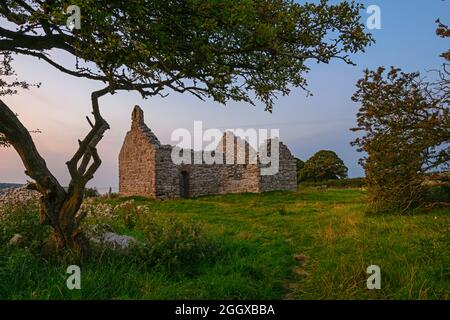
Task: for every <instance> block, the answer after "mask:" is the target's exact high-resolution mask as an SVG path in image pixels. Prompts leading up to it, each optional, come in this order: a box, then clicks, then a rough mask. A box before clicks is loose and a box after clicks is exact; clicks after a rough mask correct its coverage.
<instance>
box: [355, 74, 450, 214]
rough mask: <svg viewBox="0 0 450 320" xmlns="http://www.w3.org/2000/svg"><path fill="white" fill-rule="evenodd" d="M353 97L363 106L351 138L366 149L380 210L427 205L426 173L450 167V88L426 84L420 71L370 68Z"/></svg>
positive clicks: (366, 162)
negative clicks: (355, 137)
mask: <svg viewBox="0 0 450 320" xmlns="http://www.w3.org/2000/svg"><path fill="white" fill-rule="evenodd" d="M352 99H353V101H355V102H358V103H360V104H361V106H360V109H359V112H358V114H357V127H356V128H353V129H352V130H353V131H363V132H364V135H363V136H362V137H359V138H357V139H356V140H355V141H353V142H352V145H354V146H357V147H358V151H362V152H365V153H366V154H367V156H366V157H364V158H363V159H361V160H360V163H361V164H362V165H363V166H364V169H365V171H366V176H367V182H368V186H369V192H370V195H371V199H372V203H373V205H374V206H375V207H376V208H377V210H384V209H402V210H406V209H408V208H411V207H414V206H419V205H421V204H423V202H424V201H425V199H424V187H423V182H424V178H425V174H426V172H427V171H429V170H430V169H443V168H444V167H445V166H447V167H448V164H449V161H450V154H449V148H448V143H449V141H450V119H449V114H448V109H449V106H448V102H449V100H448V88H447V89H445V86H442V83H440V82H438V83H427V82H424V81H423V80H421V78H420V75H419V73H405V72H402V71H401V70H400V69H398V68H394V67H392V68H391V69H390V70H388V71H387V72H386V70H385V68H382V67H380V68H378V69H377V70H375V71H369V70H366V71H365V72H364V77H363V78H362V79H361V80H359V81H358V83H357V91H356V93H355V94H354V95H353V98H352Z"/></svg>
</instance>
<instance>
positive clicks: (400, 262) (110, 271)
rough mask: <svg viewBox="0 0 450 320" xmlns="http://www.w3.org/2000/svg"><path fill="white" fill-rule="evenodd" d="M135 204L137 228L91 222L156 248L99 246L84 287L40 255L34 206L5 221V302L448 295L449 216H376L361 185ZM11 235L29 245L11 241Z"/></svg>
mask: <svg viewBox="0 0 450 320" xmlns="http://www.w3.org/2000/svg"><path fill="white" fill-rule="evenodd" d="M129 199H130V198H118V199H111V200H106V199H101V200H98V201H100V202H103V203H110V204H114V205H115V204H119V203H121V202H124V201H127V200H129ZM133 199H134V203H135V204H136V205H137V206H141V205H142V206H147V207H148V208H149V212H148V213H144V214H140V215H138V216H137V217H131V218H132V223H130V213H129V212H128V213H126V214H124V215H123V216H119V217H116V218H114V219H110V218H103V217H89V219H88V220H87V221H86V223H87V224H96V223H100V222H102V223H108V224H110V225H111V226H112V227H113V229H114V231H115V232H118V233H121V234H128V235H133V236H135V237H136V238H138V239H139V240H141V241H143V242H145V241H148V239H149V238H148V237H147V234H148V230H147V229H148V228H152V226H158V228H159V229H155V230H156V231H153V233H152V234H153V235H155V234H156V235H160V238H158V236H157V237H156V240H153V241H156V242H155V248H157V249H155V250H154V251H151V252H150V253H149V251H145V250H144V251H142V250H136V251H134V250H131V251H130V252H128V253H117V252H111V251H99V250H98V249H96V250H94V252H93V257H92V259H91V260H90V261H89V262H86V263H83V264H82V265H81V272H82V280H81V290H73V291H70V290H68V289H67V287H66V284H65V283H66V279H67V277H68V274H66V268H67V266H68V265H69V264H70V262H69V261H65V260H54V259H49V258H46V257H45V256H43V255H42V254H41V253H40V251H39V249H38V248H39V241H41V240H39V239H41V238H42V239H44V238H45V237H46V236H47V234H48V230H46V231H45V230H44V231H43V230H42V227H41V226H38V225H37V217H36V214H35V210H34V209H27V210H22V214H23V218H20V217H17V215H15V216H14V217H15V218H11V219H12V220H11V221H6V222H2V226H0V241H1V243H0V299H448V295H449V291H450V290H449V289H450V287H449V284H450V281H449V280H450V273H449V262H450V259H449V244H450V235H449V226H450V215H449V210H448V209H436V210H433V211H430V212H426V213H425V212H417V213H416V214H412V215H408V216H402V215H395V214H390V215H368V214H366V213H365V193H364V191H362V190H360V189H326V190H316V189H308V188H301V189H300V190H299V191H297V192H270V193H265V194H231V195H224V196H207V197H200V198H196V199H186V200H170V201H155V200H148V199H145V198H139V197H137V198H133ZM127 217H128V218H127ZM193 225H195V226H198V227H199V228H200V229H199V230H200V233H196V231H195V230H191V229H190V226H193ZM155 228H156V227H155ZM179 230H181V231H183V232H184V233H180V234H182V235H178V231H179ZM158 232H159V233H158ZM14 233H21V234H24V235H25V239H26V241H28V242H26V243H25V244H24V245H23V246H22V247H11V246H8V245H7V241H8V240H9V238H10V237H11V236H12V234H14ZM33 237H35V238H36V239H34V240H33V239H29V238H33ZM177 237H180V238H177ZM38 238H39V239H38ZM148 243H149V246H150V247H152V246H151V241H150V242H148ZM25 245H26V248H25V247H24V246H25ZM185 248H187V249H185ZM184 252H187V253H186V256H183V254H184ZM172 255H173V256H177V257H176V258H177V259H178V260H176V261H175V263H173V264H172V262H171V256H172ZM295 255H304V256H306V257H307V258H306V261H300V262H299V261H296V259H294V256H295ZM372 264H375V265H378V266H380V268H381V273H382V283H381V289H380V290H368V289H367V287H366V280H367V277H368V275H367V274H366V268H367V267H368V266H369V265H372Z"/></svg>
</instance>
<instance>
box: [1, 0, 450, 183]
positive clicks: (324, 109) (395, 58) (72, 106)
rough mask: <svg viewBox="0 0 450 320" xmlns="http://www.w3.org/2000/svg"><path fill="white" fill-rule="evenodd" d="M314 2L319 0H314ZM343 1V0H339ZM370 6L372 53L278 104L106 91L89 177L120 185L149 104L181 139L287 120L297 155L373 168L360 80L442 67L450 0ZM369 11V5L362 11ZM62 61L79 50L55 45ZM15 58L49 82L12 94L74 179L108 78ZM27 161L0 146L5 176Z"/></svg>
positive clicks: (316, 72) (20, 176) (17, 177)
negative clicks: (376, 13)
mask: <svg viewBox="0 0 450 320" xmlns="http://www.w3.org/2000/svg"><path fill="white" fill-rule="evenodd" d="M312 2H315V1H312ZM331 2H339V1H331ZM360 2H362V3H364V4H365V5H366V7H367V6H369V5H378V6H379V7H380V9H381V29H379V30H370V32H371V33H372V34H373V37H374V38H375V40H376V43H375V44H373V45H372V46H371V47H368V48H367V49H366V52H364V53H358V54H356V55H353V56H352V60H353V61H354V62H355V63H356V64H357V65H356V66H351V65H347V64H345V63H343V62H341V61H334V62H332V63H330V64H313V65H311V71H310V72H309V74H307V80H308V82H309V89H310V90H311V91H312V93H313V96H309V97H307V95H306V93H305V92H304V91H302V90H301V89H296V88H294V89H293V90H292V92H291V94H290V95H289V96H288V97H280V98H279V99H278V100H277V101H276V102H275V106H274V111H273V113H268V112H267V111H264V106H263V105H261V104H257V106H255V107H253V106H250V105H248V104H246V103H236V102H230V103H228V104H227V105H225V106H224V105H221V104H218V103H215V102H213V101H211V100H208V101H206V102H203V101H201V100H198V99H197V98H195V97H193V96H190V95H188V94H183V95H181V94H176V93H171V94H170V95H169V96H168V97H165V98H161V97H155V98H151V99H147V100H143V99H142V98H141V97H140V96H139V95H138V94H136V93H126V92H120V93H118V94H115V95H112V96H111V95H108V96H105V97H103V98H101V100H100V106H101V112H102V115H103V116H104V118H105V119H106V120H107V121H108V123H109V124H110V126H111V129H110V130H109V131H107V132H106V134H105V136H104V139H103V140H102V141H101V142H100V144H99V146H98V149H99V153H100V156H101V158H102V160H103V163H102V166H101V167H100V169H99V170H98V171H97V173H96V175H95V178H94V179H93V180H92V181H91V182H90V183H89V185H90V186H95V187H97V188H98V189H100V191H105V190H107V189H108V188H109V187H112V188H113V190H116V189H117V186H118V154H119V151H120V147H121V145H122V143H123V139H124V137H125V134H126V132H127V131H128V130H129V128H130V124H131V111H132V108H133V106H135V105H139V106H141V108H142V109H143V110H144V113H145V121H146V123H147V125H148V126H149V127H150V128H151V129H152V130H153V132H154V133H155V134H156V135H157V136H158V138H159V139H160V140H161V142H162V143H165V144H174V142H172V141H171V139H170V138H171V133H172V132H173V130H175V129H178V128H186V129H188V130H193V127H194V121H196V120H201V121H203V127H204V128H218V129H221V130H225V129H227V128H256V129H265V128H267V129H270V128H277V129H279V130H280V138H281V140H282V141H283V142H284V143H285V144H287V145H288V146H289V148H290V150H291V152H292V153H293V154H294V156H296V157H298V158H300V159H302V160H307V159H308V158H309V157H311V156H312V155H313V154H314V153H315V152H317V151H319V150H322V149H326V150H333V151H335V152H336V153H337V154H338V155H339V157H341V158H342V159H343V160H344V162H345V164H346V165H347V167H348V168H349V176H350V177H358V176H363V175H364V170H363V169H362V168H361V167H360V166H359V165H358V159H359V158H360V157H361V154H359V153H358V152H356V150H355V148H354V147H352V146H350V142H351V141H352V140H353V139H354V138H355V134H354V133H353V132H351V131H350V130H349V128H351V127H354V126H355V120H356V112H357V110H358V105H357V104H355V103H353V102H352V101H351V96H352V94H353V93H354V91H355V84H356V81H357V80H358V79H360V78H361V77H362V74H363V70H364V69H366V68H369V69H374V68H377V67H378V66H385V67H390V66H396V67H400V68H402V69H403V70H404V71H408V72H413V71H420V72H422V73H423V74H426V73H427V71H429V70H432V69H435V68H438V67H439V66H440V65H441V63H442V59H441V58H440V57H439V55H440V54H441V53H442V52H444V51H445V50H448V46H449V41H448V40H444V39H441V38H438V37H437V36H436V35H435V30H436V24H435V20H436V19H437V18H440V19H441V20H442V22H444V23H446V24H449V23H450V21H448V19H447V18H448V16H449V13H450V1H449V0H447V1H442V0H378V1H377V0H372V1H370V0H368V1H360ZM368 17H369V15H368V14H367V13H366V12H362V21H363V22H365V21H366V19H367V18H368ZM54 56H55V57H57V58H58V59H60V60H61V61H71V60H70V59H72V58H70V57H67V56H64V55H62V54H61V53H59V52H55V55H54ZM14 67H15V69H16V72H17V74H18V76H19V78H20V79H22V80H27V81H28V82H31V83H39V82H40V83H41V84H42V85H41V87H40V88H32V89H30V90H27V91H22V92H20V93H19V94H17V95H14V96H9V97H3V100H4V101H5V102H6V103H7V104H8V105H9V107H10V108H11V109H13V110H14V111H15V112H16V113H17V114H18V115H19V118H20V120H21V121H22V123H23V124H24V125H25V126H26V127H27V128H28V129H29V130H35V129H39V130H40V131H41V133H36V134H33V140H34V141H35V144H36V145H37V148H38V150H39V152H40V153H41V155H42V156H43V157H44V159H45V160H46V162H47V165H48V167H49V168H50V170H51V171H52V172H53V173H54V174H55V176H56V177H57V178H58V179H59V180H60V182H61V183H62V184H63V185H66V184H67V183H68V181H69V175H68V172H67V167H66V165H65V163H66V161H67V160H69V159H70V158H71V156H72V155H73V153H74V152H75V151H76V149H77V144H78V142H77V141H78V139H80V138H82V137H84V135H85V134H86V133H87V132H88V130H89V125H88V123H87V121H86V119H85V117H86V115H89V114H90V112H91V104H90V93H91V92H92V91H94V90H97V89H100V88H101V84H98V83H95V82H93V81H90V80H85V79H77V78H75V77H71V76H68V75H64V74H62V73H60V72H59V71H57V70H56V69H54V68H52V67H51V66H49V65H48V64H46V63H45V62H43V61H39V60H36V59H34V58H31V57H20V56H19V57H16V58H15V61H14ZM27 179H29V178H28V177H27V176H26V175H25V174H24V167H23V164H22V162H21V160H20V158H19V157H18V155H17V154H16V152H15V151H14V149H13V148H7V149H5V148H0V182H16V183H24V182H26V181H27Z"/></svg>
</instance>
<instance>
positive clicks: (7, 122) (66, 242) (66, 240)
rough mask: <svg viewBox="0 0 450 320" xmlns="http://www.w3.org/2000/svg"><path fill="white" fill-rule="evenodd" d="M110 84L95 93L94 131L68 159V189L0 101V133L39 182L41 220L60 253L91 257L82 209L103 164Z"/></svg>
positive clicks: (32, 184) (37, 188)
mask: <svg viewBox="0 0 450 320" xmlns="http://www.w3.org/2000/svg"><path fill="white" fill-rule="evenodd" d="M110 90H111V89H110V88H109V87H106V88H104V89H102V90H99V91H96V92H93V93H92V96H91V100H92V109H93V112H92V114H93V115H94V118H95V123H94V124H93V123H92V122H91V121H90V120H89V118H88V122H89V124H90V125H91V130H90V131H89V133H88V134H87V135H86V137H85V138H84V139H83V140H80V141H79V148H78V150H77V151H76V152H75V154H74V155H73V157H72V158H71V159H70V160H69V161H68V162H67V167H68V169H69V173H70V176H71V181H70V184H69V187H68V189H67V191H66V190H65V189H64V188H63V187H62V186H61V185H60V184H59V182H58V180H57V179H56V178H55V177H54V176H53V175H52V173H51V172H50V170H49V169H48V168H47V165H46V163H45V160H44V159H43V158H42V157H41V155H40V154H39V152H38V151H37V149H36V146H35V144H34V142H33V139H32V138H31V136H30V133H29V132H28V130H27V129H26V128H25V127H24V126H23V125H22V123H21V122H20V121H19V119H18V118H17V116H16V114H15V113H14V112H12V111H11V109H9V108H8V106H7V105H6V104H5V103H4V102H3V101H2V100H0V133H1V134H3V135H4V137H5V138H6V140H7V141H8V143H10V144H11V145H12V146H13V147H14V149H15V150H16V151H17V153H18V154H19V156H20V158H21V159H22V162H23V164H24V166H25V168H26V171H25V174H26V175H28V176H29V177H30V178H32V179H33V180H34V181H35V183H31V184H29V185H28V188H29V189H32V190H36V191H38V192H40V193H41V195H42V196H41V199H40V222H41V224H45V225H50V226H51V227H52V228H53V238H54V241H55V245H56V249H57V251H58V252H61V251H63V250H64V249H69V250H71V251H73V252H74V253H76V254H77V255H78V256H79V257H81V258H86V257H88V256H89V254H90V252H89V245H88V241H87V239H86V237H85V236H84V235H83V233H82V231H81V228H80V226H81V221H82V220H83V218H84V213H80V212H79V209H80V206H81V203H82V202H83V196H84V189H85V187H86V184H87V182H88V181H89V180H91V179H92V178H93V177H94V173H95V172H96V171H97V169H98V168H99V167H100V165H101V159H100V157H99V155H98V153H97V149H96V146H97V144H98V143H99V141H100V140H101V139H102V137H103V133H104V132H105V131H106V130H107V129H109V125H108V123H107V122H106V121H105V120H104V119H103V118H102V117H101V115H100V111H99V106H98V98H99V97H101V96H103V95H105V94H106V93H108V92H110Z"/></svg>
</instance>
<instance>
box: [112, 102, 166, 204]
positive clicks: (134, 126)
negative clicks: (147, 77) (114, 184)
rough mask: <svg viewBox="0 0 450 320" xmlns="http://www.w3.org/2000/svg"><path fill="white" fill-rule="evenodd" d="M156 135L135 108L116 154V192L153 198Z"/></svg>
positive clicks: (137, 108) (140, 112)
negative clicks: (129, 125)
mask: <svg viewBox="0 0 450 320" xmlns="http://www.w3.org/2000/svg"><path fill="white" fill-rule="evenodd" d="M158 146H159V140H158V138H157V137H156V136H155V135H154V134H153V133H152V132H151V130H150V129H149V128H148V127H147V126H146V125H145V123H144V113H143V112H142V110H141V109H140V108H139V107H137V106H136V107H135V108H134V110H133V114H132V123H131V130H130V131H128V132H127V134H126V136H125V141H124V143H123V145H122V148H121V150H120V153H119V193H120V194H121V195H124V196H131V195H140V196H145V197H154V196H155V192H156V177H155V150H156V149H157V148H158Z"/></svg>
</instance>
